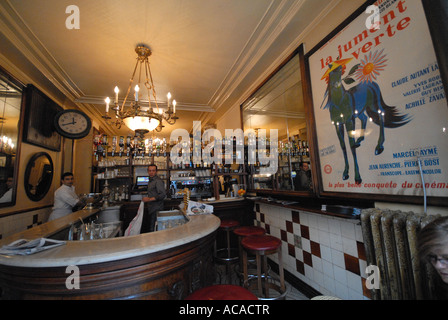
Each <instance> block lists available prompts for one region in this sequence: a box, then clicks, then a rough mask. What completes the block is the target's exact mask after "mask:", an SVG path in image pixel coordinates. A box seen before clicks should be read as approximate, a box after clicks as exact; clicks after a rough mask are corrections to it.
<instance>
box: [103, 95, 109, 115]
mask: <svg viewBox="0 0 448 320" xmlns="http://www.w3.org/2000/svg"><path fill="white" fill-rule="evenodd" d="M104 101H106V113H108V112H109V103H110V99H109V97H107V98H106V100H104Z"/></svg>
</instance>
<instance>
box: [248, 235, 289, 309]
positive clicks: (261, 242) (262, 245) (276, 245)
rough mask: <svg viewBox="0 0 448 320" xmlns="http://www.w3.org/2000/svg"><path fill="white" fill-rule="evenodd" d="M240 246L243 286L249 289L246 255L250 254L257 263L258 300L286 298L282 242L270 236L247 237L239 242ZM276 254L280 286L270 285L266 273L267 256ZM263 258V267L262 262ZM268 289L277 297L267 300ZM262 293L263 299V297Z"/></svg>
mask: <svg viewBox="0 0 448 320" xmlns="http://www.w3.org/2000/svg"><path fill="white" fill-rule="evenodd" d="M241 245H242V247H243V248H244V253H243V268H244V285H245V286H246V287H248V288H249V287H250V285H249V281H248V272H247V264H248V261H247V254H248V253H252V254H255V256H256V262H257V284H258V286H257V288H258V298H259V299H260V300H264V299H265V300H268V299H272V300H280V299H284V298H285V296H286V286H285V276H284V271H283V261H282V250H281V248H282V241H281V240H280V239H278V238H276V237H273V236H270V235H258V236H248V237H245V238H244V239H243V240H242V241H241ZM274 253H277V254H278V268H279V277H280V286H278V285H276V284H275V283H270V282H269V278H270V277H268V274H267V273H266V271H267V270H268V268H267V256H268V255H270V254H274ZM262 258H263V266H262V262H261V260H262ZM262 269H263V271H264V273H265V276H264V288H263V286H262V279H263V278H262ZM269 289H274V290H275V291H277V292H278V293H279V295H278V296H277V297H273V298H269ZM263 292H264V297H263Z"/></svg>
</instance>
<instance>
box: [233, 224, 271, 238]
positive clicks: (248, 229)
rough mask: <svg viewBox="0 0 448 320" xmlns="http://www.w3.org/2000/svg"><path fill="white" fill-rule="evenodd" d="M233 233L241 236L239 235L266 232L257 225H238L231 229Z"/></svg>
mask: <svg viewBox="0 0 448 320" xmlns="http://www.w3.org/2000/svg"><path fill="white" fill-rule="evenodd" d="M233 233H235V234H236V235H237V236H241V237H248V236H261V235H264V234H265V233H266V230H265V229H264V228H262V227H257V226H243V227H238V228H236V229H235V230H233Z"/></svg>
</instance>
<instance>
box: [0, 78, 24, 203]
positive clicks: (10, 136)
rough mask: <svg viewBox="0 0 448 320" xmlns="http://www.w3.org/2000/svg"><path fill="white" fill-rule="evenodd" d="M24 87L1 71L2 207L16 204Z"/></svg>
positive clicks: (0, 201) (0, 193)
mask: <svg viewBox="0 0 448 320" xmlns="http://www.w3.org/2000/svg"><path fill="white" fill-rule="evenodd" d="M22 92H23V86H22V85H21V84H19V83H18V82H17V81H16V80H14V79H13V78H12V77H11V76H9V75H8V74H7V73H6V72H3V70H1V69H0V207H7V206H13V205H15V203H16V192H17V172H18V170H17V164H18V156H17V150H19V143H20V142H19V127H20V126H19V124H20V114H21V109H22Z"/></svg>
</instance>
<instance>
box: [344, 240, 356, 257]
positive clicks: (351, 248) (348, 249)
mask: <svg viewBox="0 0 448 320" xmlns="http://www.w3.org/2000/svg"><path fill="white" fill-rule="evenodd" d="M342 247H343V251H344V252H345V253H347V254H349V255H351V256H353V257H356V258H357V257H358V247H357V245H356V241H355V240H353V239H348V238H346V237H342Z"/></svg>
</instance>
